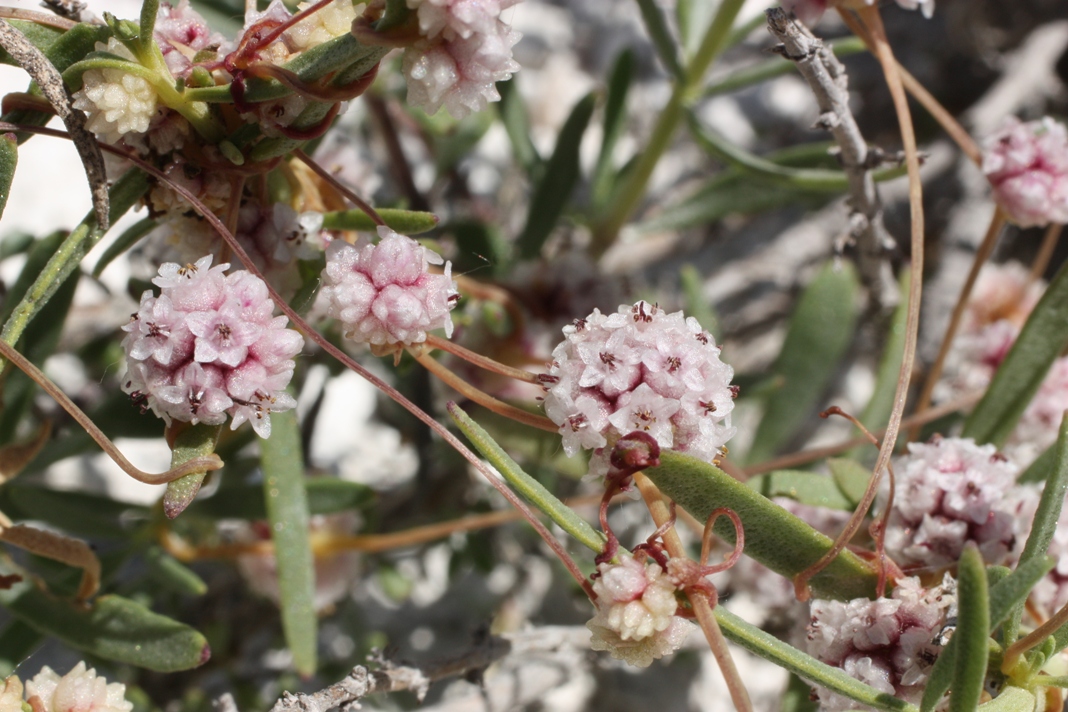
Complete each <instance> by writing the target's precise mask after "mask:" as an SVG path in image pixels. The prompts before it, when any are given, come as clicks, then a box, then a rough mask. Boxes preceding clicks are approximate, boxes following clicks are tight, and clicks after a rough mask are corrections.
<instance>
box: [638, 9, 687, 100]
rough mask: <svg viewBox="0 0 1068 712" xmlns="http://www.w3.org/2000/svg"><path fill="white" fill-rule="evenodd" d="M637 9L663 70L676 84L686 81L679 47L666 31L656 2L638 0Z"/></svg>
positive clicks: (665, 20)
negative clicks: (640, 13) (639, 10)
mask: <svg viewBox="0 0 1068 712" xmlns="http://www.w3.org/2000/svg"><path fill="white" fill-rule="evenodd" d="M638 7H639V8H640V9H641V11H642V20H644V21H645V29H646V30H647V31H648V32H649V39H651V40H652V41H653V47H654V48H655V49H656V54H657V56H658V57H660V62H661V63H662V64H663V65H664V69H666V70H667V71H668V73H669V74H670V75H671V76H672V77H674V78H675V81H676V82H680V83H681V82H684V81H686V72H685V70H684V69H683V68H682V62H680V61H679V46H678V43H677V42H676V41H675V38H674V37H672V36H671V30H670V29H668V23H667V17H666V16H665V15H664V10H663V9H662V8H661V7H660V5H659V4H658V3H657V2H656V0H638Z"/></svg>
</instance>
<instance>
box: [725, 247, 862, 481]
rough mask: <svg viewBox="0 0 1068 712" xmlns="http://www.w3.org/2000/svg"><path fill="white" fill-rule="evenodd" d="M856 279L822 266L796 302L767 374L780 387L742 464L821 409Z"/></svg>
mask: <svg viewBox="0 0 1068 712" xmlns="http://www.w3.org/2000/svg"><path fill="white" fill-rule="evenodd" d="M856 295H857V278H856V274H855V273H854V271H853V268H852V267H849V266H847V265H844V264H843V265H841V266H840V267H839V266H836V265H834V264H833V263H829V264H827V265H826V266H825V267H824V268H823V270H821V271H820V273H819V274H818V275H816V278H815V279H814V280H813V281H812V283H811V284H810V285H809V286H808V287H807V288H806V289H805V291H804V293H803V294H802V295H801V299H800V300H799V301H798V304H797V309H796V310H795V311H794V314H793V316H792V317H791V319H790V326H789V330H788V331H787V333H786V340H785V341H784V342H783V345H782V350H781V351H780V352H779V357H778V359H776V361H775V364H774V365H773V366H772V373H773V374H774V375H775V376H777V377H781V378H782V381H783V385H782V387H781V388H779V389H778V390H777V391H776V392H775V393H773V394H772V396H771V397H770V398H769V399H768V404H767V407H766V409H765V411H764V417H763V418H761V421H760V425H759V426H758V427H757V432H756V435H755V436H754V438H753V444H752V446H751V447H750V450H749V453H748V456H747V458H746V461H747V462H750V463H753V462H760V461H762V460H766V459H768V458H769V457H771V456H773V455H775V454H776V453H778V452H779V450H780V449H781V448H782V447H784V446H786V445H787V444H788V443H789V442H790V440H791V439H792V438H793V437H794V436H795V435H797V434H798V432H799V431H800V430H801V428H802V427H803V426H804V425H805V423H806V422H808V421H810V420H811V419H812V418H813V416H814V415H815V411H816V409H817V408H818V407H819V406H821V405H822V403H823V397H824V393H825V391H826V390H827V386H828V384H829V383H830V379H831V378H832V377H833V376H834V370H835V367H836V366H837V364H838V363H839V361H841V360H842V357H843V356H845V353H846V350H847V349H848V348H849V344H850V342H851V341H852V340H853V325H854V323H855V322H856V315H857V303H856Z"/></svg>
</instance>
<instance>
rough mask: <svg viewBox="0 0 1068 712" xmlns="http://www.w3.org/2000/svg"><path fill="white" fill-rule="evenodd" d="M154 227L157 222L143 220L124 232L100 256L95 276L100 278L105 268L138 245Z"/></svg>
mask: <svg viewBox="0 0 1068 712" xmlns="http://www.w3.org/2000/svg"><path fill="white" fill-rule="evenodd" d="M154 227H156V221H155V220H153V219H152V218H142V219H140V220H138V221H137V222H136V223H134V224H133V225H131V226H130V227H128V228H126V229H125V230H123V231H122V234H121V235H119V236H118V237H117V238H116V239H115V240H114V241H113V242H112V243H111V244H110V245H108V246H107V249H105V250H104V254H102V255H100V259H99V260H97V261H96V266H95V267H93V276H94V277H99V276H100V274H101V273H102V272H103V271H104V268H105V267H107V266H108V265H109V264H111V263H112V261H114V259H115V258H116V257H118V256H119V255H121V254H122V253H124V252H126V251H127V250H128V249H130V248H131V247H133V246H134V245H136V244H137V243H138V241H140V239H141V238H142V237H144V236H145V235H147V234H148V233H150V232H151V231H152V229H153V228H154Z"/></svg>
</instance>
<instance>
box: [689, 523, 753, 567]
mask: <svg viewBox="0 0 1068 712" xmlns="http://www.w3.org/2000/svg"><path fill="white" fill-rule="evenodd" d="M721 516H726V517H727V518H728V519H730V520H731V524H733V525H734V550H733V551H732V552H731V553H730V556H725V557H724V558H723V561H722V562H721V563H718V564H713V565H711V566H709V565H708V557H709V556H710V555H711V554H712V537H713V536H714V534H713V532H712V527H713V526H715V524H716V520H717V519H719V518H720V517H721ZM743 551H745V528H744V527H742V520H741V517H739V516H738V513H737V512H735V511H734V510H733V509H730V508H729V507H720V508H718V509H713V510H712V514H709V515H708V519H707V520H706V521H705V528H704V530H703V531H702V532H701V560H700V562H699V563H700V564H701V569H702V571H701V573H702V574H703V575H704V576H708V575H710V574H715V573H719V572H720V571H726V570H727V569H729V568H730V567H732V566H734V565H735V564H736V563H737V562H738V559H739V558H740V557H741V555H742V552H743Z"/></svg>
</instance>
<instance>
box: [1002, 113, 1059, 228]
mask: <svg viewBox="0 0 1068 712" xmlns="http://www.w3.org/2000/svg"><path fill="white" fill-rule="evenodd" d="M983 173H985V174H986V177H987V178H988V179H989V180H990V184H991V185H992V186H993V188H994V198H995V199H996V200H997V202H998V204H999V205H1000V206H1001V208H1002V209H1003V210H1004V211H1005V212H1006V213H1007V214H1008V216H1009V219H1010V220H1012V221H1013V222H1014V223H1016V224H1017V225H1019V226H1020V227H1036V226H1041V225H1048V224H1050V223H1065V222H1068V128H1066V127H1065V125H1064V124H1062V123H1059V122H1057V121H1054V120H1053V119H1051V118H1049V117H1048V116H1047V117H1046V118H1044V119H1042V120H1040V121H1029V122H1027V123H1023V122H1021V121H1020V120H1019V119H1017V118H1016V117H1011V116H1010V117H1009V118H1008V119H1006V121H1005V126H1004V127H1003V128H1002V129H1001V130H1000V131H998V132H997V133H995V134H994V135H993V136H990V137H989V138H988V139H987V140H986V141H985V142H984V143H983Z"/></svg>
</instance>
